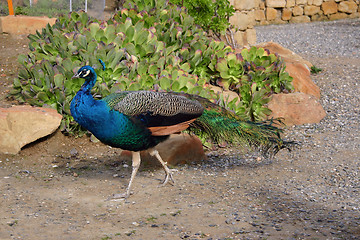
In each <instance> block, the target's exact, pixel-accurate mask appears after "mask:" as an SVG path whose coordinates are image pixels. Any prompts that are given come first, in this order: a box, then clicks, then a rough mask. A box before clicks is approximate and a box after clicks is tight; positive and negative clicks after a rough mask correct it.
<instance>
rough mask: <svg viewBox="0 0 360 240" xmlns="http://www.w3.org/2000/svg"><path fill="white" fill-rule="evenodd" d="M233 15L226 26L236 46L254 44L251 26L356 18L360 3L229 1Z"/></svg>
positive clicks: (347, 0)
mask: <svg viewBox="0 0 360 240" xmlns="http://www.w3.org/2000/svg"><path fill="white" fill-rule="evenodd" d="M230 3H231V4H232V5H233V6H234V7H235V9H236V12H235V14H234V16H232V17H231V19H230V22H231V24H233V26H234V27H235V28H237V29H238V31H237V32H236V33H235V34H234V35H235V36H234V37H235V39H236V41H237V42H238V44H239V45H241V46H245V45H252V44H255V43H256V32H255V30H254V26H255V25H266V24H283V23H301V22H311V21H324V20H337V19H343V18H358V17H359V16H360V7H359V6H360V0H230Z"/></svg>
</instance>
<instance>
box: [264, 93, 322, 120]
mask: <svg viewBox="0 0 360 240" xmlns="http://www.w3.org/2000/svg"><path fill="white" fill-rule="evenodd" d="M268 107H269V108H270V109H271V110H272V114H271V115H270V116H269V118H283V119H284V123H285V124H286V125H287V126H291V125H301V124H305V123H318V122H320V120H321V119H323V118H324V117H325V116H326V113H325V111H324V109H323V108H322V106H321V104H320V103H319V101H318V99H317V98H316V97H314V96H312V95H309V94H305V93H300V92H297V93H289V94H284V93H280V94H274V95H272V97H271V100H270V102H269V103H268Z"/></svg>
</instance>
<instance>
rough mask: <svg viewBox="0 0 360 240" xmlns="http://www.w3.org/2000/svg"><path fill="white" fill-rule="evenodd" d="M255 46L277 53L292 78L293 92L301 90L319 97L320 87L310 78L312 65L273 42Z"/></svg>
mask: <svg viewBox="0 0 360 240" xmlns="http://www.w3.org/2000/svg"><path fill="white" fill-rule="evenodd" d="M257 47H262V48H264V49H268V50H269V51H270V52H271V53H277V54H278V55H279V56H280V57H281V58H282V59H283V60H284V62H285V64H286V69H285V71H286V72H288V73H289V75H290V76H291V77H293V78H294V80H293V85H294V88H295V92H302V93H306V94H310V95H313V96H314V97H316V98H318V99H319V98H320V88H319V87H318V86H317V85H316V84H315V83H314V82H313V81H312V80H311V77H310V69H311V67H312V66H313V65H312V64H311V63H310V62H309V61H306V60H305V59H303V58H302V57H301V56H299V55H297V54H296V53H294V52H292V51H291V50H289V49H286V48H284V47H282V46H281V45H280V44H277V43H274V42H266V43H261V44H258V45H257Z"/></svg>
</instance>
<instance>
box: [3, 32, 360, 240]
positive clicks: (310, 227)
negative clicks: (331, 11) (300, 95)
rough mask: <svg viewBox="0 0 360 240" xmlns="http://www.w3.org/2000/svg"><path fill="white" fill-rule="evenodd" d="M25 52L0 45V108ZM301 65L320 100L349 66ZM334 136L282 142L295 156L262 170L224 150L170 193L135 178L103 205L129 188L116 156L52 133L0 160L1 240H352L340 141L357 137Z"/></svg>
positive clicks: (350, 192) (350, 156)
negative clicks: (290, 144)
mask: <svg viewBox="0 0 360 240" xmlns="http://www.w3.org/2000/svg"><path fill="white" fill-rule="evenodd" d="M26 44H27V41H26V39H21V38H17V39H13V38H11V37H10V36H7V35H0V48H1V53H0V96H4V93H5V92H6V90H8V89H9V87H10V86H9V85H10V84H11V81H12V78H13V77H14V76H15V75H16V72H17V69H18V65H17V64H16V54H17V53H20V52H26V48H25V47H24V46H26ZM16 49H17V50H16ZM310 60H311V61H314V62H315V64H316V65H317V67H321V68H324V72H323V73H322V74H320V75H318V76H316V77H315V78H316V81H317V83H318V84H319V86H320V87H321V89H322V90H323V91H324V93H323V94H325V95H327V96H330V95H331V89H330V88H331V86H333V85H336V84H337V83H338V81H339V80H340V79H339V78H336V76H338V75H339V72H340V71H345V70H346V69H345V70H344V68H346V66H347V65H348V64H350V65H351V66H352V65H355V66H356V65H357V64H359V65H357V66H360V61H359V59H348V60H346V59H342V60H341V62H342V63H343V64H344V65H339V59H321V58H319V59H310ZM344 61H348V63H346V62H344ZM347 70H348V71H356V70H354V69H353V68H351V67H349V69H347ZM334 76H335V77H334ZM348 84H349V85H350V87H356V84H357V80H353V81H352V80H350V81H349V83H348ZM340 97H341V96H340ZM340 100H341V99H340ZM350 100H351V99H350ZM350 100H349V101H350ZM9 104H10V103H9V102H6V100H1V102H0V106H7V105H9ZM325 108H326V110H327V112H328V113H329V114H330V115H331V113H330V112H329V111H331V108H328V107H327V106H325ZM348 111H351V110H348ZM340 125H341V124H340V123H338V122H336V121H335V119H332V118H331V117H328V118H327V120H325V123H324V124H320V125H315V124H314V125H308V126H302V127H296V128H291V129H289V130H287V132H286V134H287V136H288V137H289V138H291V139H293V140H297V141H301V142H302V145H301V147H299V148H298V149H295V150H294V151H292V152H287V151H281V152H280V153H279V154H278V155H277V156H276V158H275V159H273V160H271V161H270V160H266V159H262V158H257V157H246V156H243V155H238V153H237V151H236V150H235V149H232V150H223V151H222V152H213V153H209V154H210V155H209V161H208V162H205V163H201V164H198V165H193V166H180V167H178V168H177V169H178V171H177V172H176V173H175V176H174V177H175V180H176V185H175V186H170V185H169V186H166V187H162V188H159V187H157V185H158V184H159V180H160V179H162V178H163V177H164V176H163V171H162V170H161V168H159V167H158V166H142V168H141V170H140V172H139V173H138V175H137V178H136V179H135V183H134V189H133V190H134V193H135V194H134V195H132V196H131V197H130V198H129V199H128V200H127V201H124V200H120V201H106V199H107V197H108V196H110V195H112V194H113V193H117V192H119V191H124V190H125V187H126V185H127V183H128V180H129V177H130V173H131V168H130V167H129V166H130V162H129V159H126V158H122V157H120V150H117V149H112V148H109V147H108V146H104V145H103V144H101V143H91V142H90V141H89V139H87V138H83V139H73V138H68V137H65V136H63V135H62V134H61V133H59V132H57V133H55V134H53V135H52V136H50V137H47V138H45V139H42V140H41V141H38V142H37V143H34V144H31V145H29V146H27V147H25V148H24V149H23V150H22V151H21V153H20V154H19V155H16V156H8V155H0V205H1V208H0V239H1V240H2V239H360V227H359V224H360V218H359V216H360V215H359V206H360V203H359V192H358V191H359V188H360V184H359V182H360V180H359V175H357V172H358V170H359V169H360V165H359V163H358V156H360V152H359V148H357V146H359V138H358V137H357V138H356V137H353V138H352V139H350V138H348V135H347V134H350V133H349V131H350V130H351V128H352V129H354V131H355V133H356V131H357V130H358V129H357V127H358V126H356V125H353V126H348V127H347V128H345V127H344V128H343V129H340V127H339V126H340ZM328 126H334V128H339V130H337V129H335V130H334V129H329V128H328ZM350 132H351V131H350ZM349 136H350V135H349ZM344 138H345V139H344ZM329 139H330V141H329ZM334 139H335V140H336V139H338V140H339V141H338V143H336V141H335V142H334V141H332V140H334ZM340 143H341V144H343V145H342V146H341V147H339V146H338V145H337V144H340Z"/></svg>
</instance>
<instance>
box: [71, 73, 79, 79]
mask: <svg viewBox="0 0 360 240" xmlns="http://www.w3.org/2000/svg"><path fill="white" fill-rule="evenodd" d="M79 77H80V73H76V74H74V76H72V77H71V79H73V78H79Z"/></svg>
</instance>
